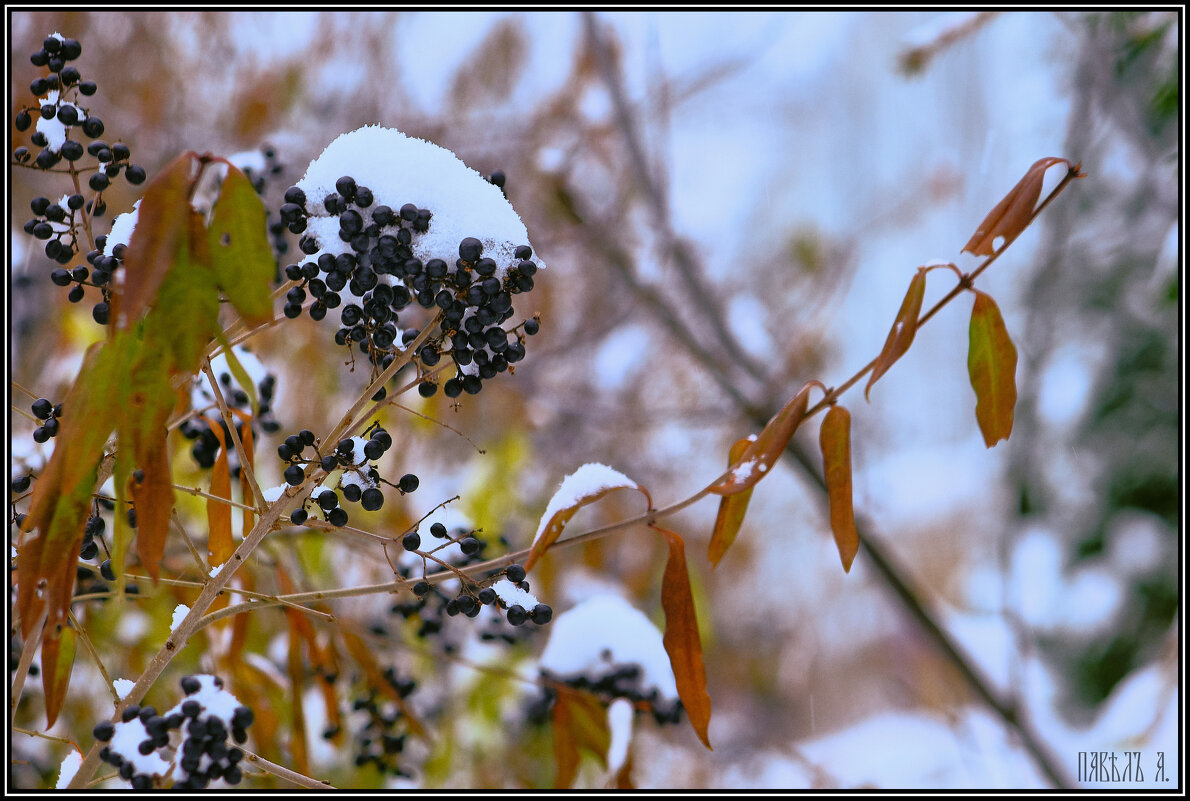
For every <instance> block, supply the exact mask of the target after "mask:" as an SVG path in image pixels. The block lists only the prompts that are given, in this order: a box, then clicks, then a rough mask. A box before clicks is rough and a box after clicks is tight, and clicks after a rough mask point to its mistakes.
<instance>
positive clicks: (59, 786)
mask: <svg viewBox="0 0 1190 801" xmlns="http://www.w3.org/2000/svg"><path fill="white" fill-rule="evenodd" d="M81 764H83V755H82V754H81V753H80V752H79V751H77V750H76V751H71V752H70V753H69V754H67V755H66V759H63V760H62V765H61V767H59V768H58V782H57V783H56V784H55V785H54V789H55V790H63V789H65V788H66V785H68V784H70V780H71V779H73V778H74V774H76V773H78V770H79V765H81Z"/></svg>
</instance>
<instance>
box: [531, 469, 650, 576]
mask: <svg viewBox="0 0 1190 801" xmlns="http://www.w3.org/2000/svg"><path fill="white" fill-rule="evenodd" d="M618 489H634V490H636V491H637V492H640V493H641V494H642V495H644V496H645V500H646V501H647V502H648V504H649V507H650V508H652V506H653V499H652V498H651V497H649V491H648V490H646V489H645V488H644V487H642V486H640V485H639V484H637V483H636V482H635V481H633V480H632V479H630V478H628V476H626V475H624V474H623V473H620V472H619V471H617V470H613V469H612V468H610V467H608V466H607V465H603V464H597V463H592V464H585V465H583V466H582V467H580V468H579V469H578V470H575V471H574V472H573V473H571V474H570V475H568V476H566V478H565V479H563V480H562V485H561V486H560V487H558V490H557V491H556V492H555V493H554V495H553V497H552V498H550V502H549V504H548V505H547V506H546V509H545V513H544V514H543V515H542V516H541V523H540V525H539V526H538V528H537V535H536V536H535V537H534V538H533V545H532V547H531V548H530V550H529V555H528V557H526V558H525V563H524V566H525V570H526V571H528V570H532V569H533V565H535V564H537V562H538V560H539V559H541V557H542V555H544V554H545V552H546V551H548V550H549V549H550V546H552V545H553V544H554V543H555V542H557V541H558V537H559V536H561V534H562V529H563V528H565V527H566V524H567V523H569V522H570V518H572V517H574V514H575V512H577V511H578V510H579V509H581V508H583V507H584V506H586V505H588V504H591V503H594V502H595V501H597V500H599V499H600V498H602V497H603V496H604V495H607V494H608V493H609V492H612V491H613V490H618Z"/></svg>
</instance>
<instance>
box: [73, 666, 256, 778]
mask: <svg viewBox="0 0 1190 801" xmlns="http://www.w3.org/2000/svg"><path fill="white" fill-rule="evenodd" d="M182 691H183V692H184V693H185V694H186V695H187V699H186V700H184V701H182V702H181V703H179V704H178V705H177V706H175V707H174V708H173V709H170V710H168V711H167V712H165V713H163V714H158V713H157V710H156V709H155V708H153V707H151V706H146V707H143V708H142V707H139V706H136V705H135V704H133V705H131V706H129V707H127V708H126V709H125V710H124V712H123V714H122V715H121V722H119V723H115V724H113V723H112V722H111V721H106V720H105V721H103V722H102V723H99V724H98V725H96V726H95V728H94V730H93V731H92V734H94V735H95V739H96V740H98V741H100V742H103V743H107V745H105V746H104V747H103V749H102V750H101V751H100V752H99V756H100V758H101V759H103V761H105V762H107V763H108V764H110V765H113V766H115V767H116V768H117V769H118V770H119V771H120V777H121V778H122V779H125V780H127V781H131V782H132V787H133V789H136V790H149V789H152V788H153V787H154V777H155V776H156V777H161V776H164V775H166V773H167V772H168V771H169V769H170V763H171V762H172V760H173V758H175V757H180V758H179V759H178V768H180V770H179V771H178V773H177V775H176V776H175V780H174V788H175V789H181V790H200V789H203V788H205V787H206V786H207V785H208V784H210V783H211V782H212V781H215V780H217V779H223V780H224V781H225V782H227V783H228V784H233V785H234V784H239V783H240V780H241V779H242V778H243V773H242V771H241V769H240V767H239V762H240V760H241V759H243V756H244V752H243V751H242V750H241V749H239V748H236V747H235V746H229V745H228V742H227V737H228V734H230V735H231V737H232V739H233V740H235V742H236V743H237V744H240V745H242V744H243V743H244V742H245V741H246V740H247V739H248V727H249V726H251V725H252V720H253V714H252V710H251V709H249V708H248V707H246V706H243V705H241V704H240V703H239V701H237V700H236V698H235V696H233V695H232V694H231V693H228V692H226V691H225V690H224V689H223V681H222V680H221V679H219V678H218V677H216V676H205V675H204V676H186V677H185V678H183V679H182ZM171 731H177V732H179V733H180V734H181V741H180V743H179V744H178V745H177V747H176V749H171V748H170V732H171ZM171 751H172V753H171Z"/></svg>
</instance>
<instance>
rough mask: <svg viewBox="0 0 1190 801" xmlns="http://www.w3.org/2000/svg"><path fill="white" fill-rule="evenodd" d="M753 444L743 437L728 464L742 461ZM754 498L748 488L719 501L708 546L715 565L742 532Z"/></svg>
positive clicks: (710, 558)
mask: <svg viewBox="0 0 1190 801" xmlns="http://www.w3.org/2000/svg"><path fill="white" fill-rule="evenodd" d="M751 445H752V440H750V439H741V440H739V441H737V442H736V444H734V445H732V446H731V452H730V453H729V454H728V457H727V463H728V465H734V464H736V463H737V462H738V461H740V459H741V457H743V455H744V452H745V451H747V449H748V447H749V446H751ZM751 499H752V490H751V489H750V488H749V489H746V490H744V491H743V492H739V493H736V494H735V495H724V496H723V498H722V500H720V501H719V514H718V515H717V516H716V517H715V528H714V530H713V531H712V532H711V542H710V544H709V545H708V546H707V559H709V560H710V562H711V565H712V566H714V567H718V566H719V560H720V559H722V558H723V554H725V553H727V549H728V548H730V547H731V544H732V543H733V542H735V538H736V535H737V534H739V533H740V526H742V525H743V524H744V514H745V513H746V512H747V511H748V501H750V500H751Z"/></svg>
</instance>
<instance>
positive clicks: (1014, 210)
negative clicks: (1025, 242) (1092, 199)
mask: <svg viewBox="0 0 1190 801" xmlns="http://www.w3.org/2000/svg"><path fill="white" fill-rule="evenodd" d="M1055 164H1065V165H1066V166H1067V167H1069V168H1070V169H1071V170H1074V171H1075V172H1077V171H1078V168H1079V165H1077V164H1071V163H1070V162H1069V161H1068V160H1067V159H1064V158H1058V157H1056V156H1049V157H1047V158H1043V159H1038V160H1037V161H1036V162H1034V163H1033V166H1032V167H1030V168H1029V171H1028V172H1026V173H1025V176H1024V177H1023V178H1021V180H1020V181H1018V182H1017V185H1016V186H1014V187H1013V188H1012V191H1010V192H1009V193H1008V194H1007V195H1005V196H1004V199H1003V200H1001V201H1000V202H999V203H998V204H996V208H994V209H992V210H991V211H990V212H989V213H988V216H987V217H985V218H984V220H983V222H981V223H980V224H979V227H978V228H976V229H975V233H974V234H973V235H972V236H971V239H970V240H969V241H968V242H967V244H966V245H964V246H963V251H964V252H966V251H970V252H971V253H974V254H975V255H976V256H990V255H992V254H993V253H995V252H996V248H995V245H994V244H993V243H994V241H995V240H996V238H997V237H1001V236H1002V237H1004V243H1005V244H1008V243H1009V242H1011V241H1012V240H1014V239H1016V238H1017V237H1018V236H1020V235H1021V232H1022V231H1024V230H1025V229H1026V228H1028V227H1029V223H1030V222H1032V221H1033V210H1034V209H1035V208H1037V201H1038V200H1039V199H1040V198H1041V187H1042V184H1043V183H1044V182H1045V171H1046V170H1047V169H1049V168H1050V167H1052V166H1054V165H1055Z"/></svg>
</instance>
